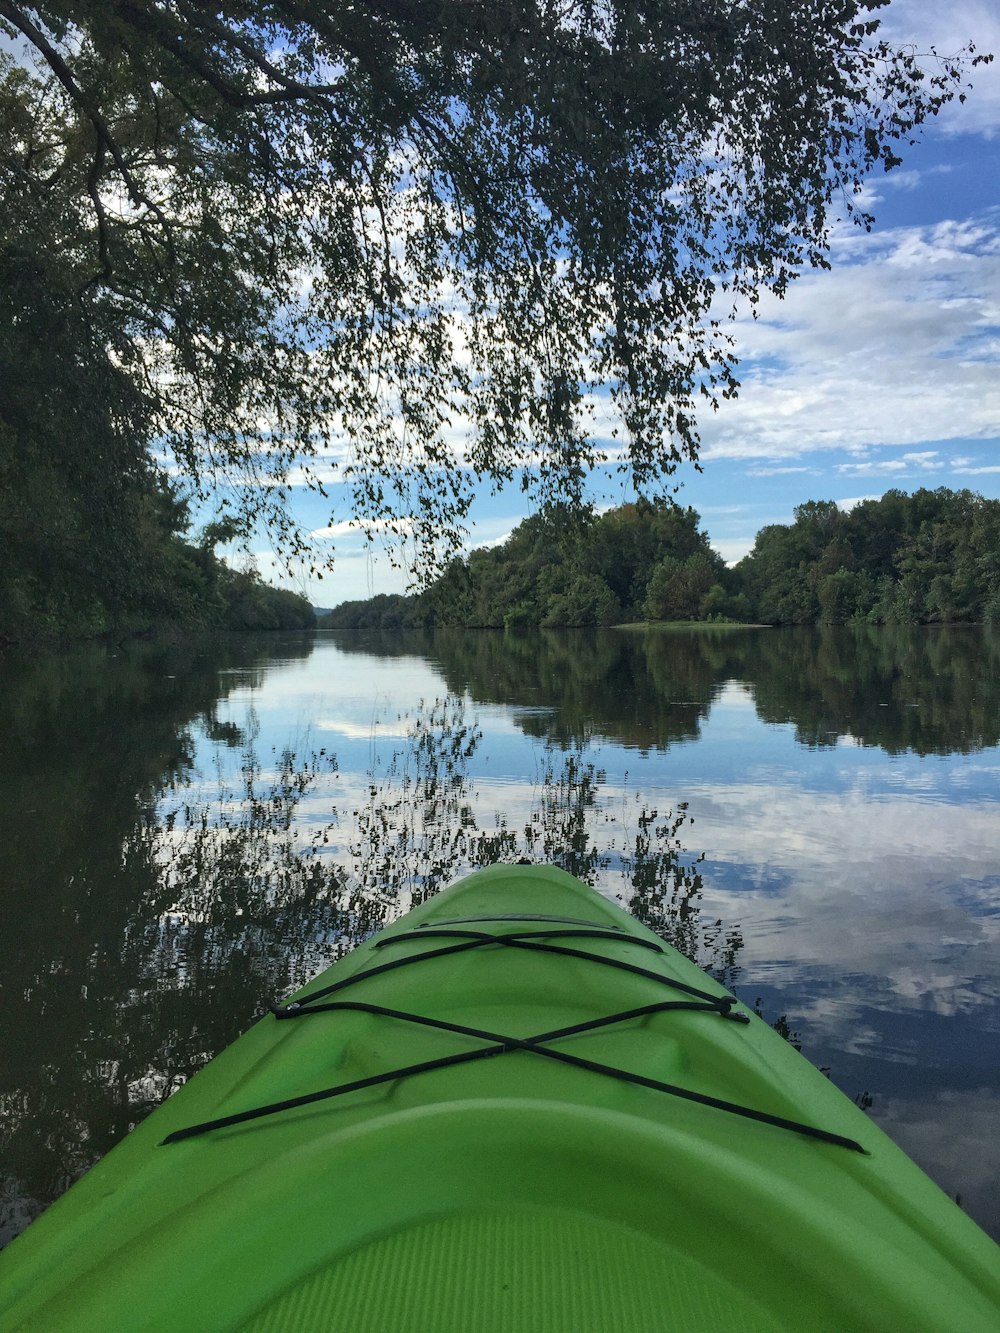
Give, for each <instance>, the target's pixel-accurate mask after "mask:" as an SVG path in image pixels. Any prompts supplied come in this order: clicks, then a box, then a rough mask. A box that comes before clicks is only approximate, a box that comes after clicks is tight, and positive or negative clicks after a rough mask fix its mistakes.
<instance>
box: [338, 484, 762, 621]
mask: <svg viewBox="0 0 1000 1333" xmlns="http://www.w3.org/2000/svg"><path fill="white" fill-rule="evenodd" d="M730 584H731V579H730V577H729V574H728V571H727V570H726V567H725V564H724V562H723V560H722V557H721V556H719V555H718V554H717V553H716V552H715V551H713V550H712V548H711V546H710V545H709V543H708V538H707V537H706V536H705V534H704V533H703V532H701V531H700V530H699V527H698V515H697V514H696V513H695V512H694V510H693V509H690V508H688V509H681V508H680V507H679V506H677V505H674V504H668V503H666V502H665V501H658V502H650V501H640V502H638V503H636V504H628V505H623V506H621V507H620V508H618V509H612V510H610V511H609V512H608V513H605V514H602V515H600V516H596V515H594V514H592V513H588V514H585V515H583V516H582V517H581V516H580V515H579V514H578V513H576V512H575V511H571V510H557V511H554V512H550V513H547V514H539V515H534V516H532V517H531V518H529V519H526V520H525V522H523V523H521V524H520V525H519V526H518V527H517V528H515V530H514V531H513V532H512V533H511V535H510V537H508V539H507V540H506V541H505V542H504V543H503V545H502V546H499V547H494V548H492V549H480V550H476V551H473V552H472V553H471V555H469V556H468V557H467V558H466V559H462V560H458V559H456V560H454V561H453V562H452V563H451V565H449V567H448V569H447V570H446V571H445V573H444V574H443V575H442V576H441V578H439V579H437V580H436V581H435V582H434V583H433V584H431V585H430V587H429V588H428V589H427V590H426V591H425V592H423V593H420V594H418V595H416V596H414V597H409V598H406V597H385V596H383V597H376V598H373V599H371V600H370V601H367V602H347V603H344V604H343V605H342V606H339V607H337V608H336V609H335V610H334V611H332V612H331V613H330V615H329V616H328V617H327V618H326V619H325V620H324V621H323V622H322V623H323V624H324V625H325V626H327V627H329V628H372V627H376V626H377V627H380V628H390V627H400V626H406V625H418V624H419V625H465V626H477V627H490V626H493V627H503V628H506V629H517V628H526V627H528V626H532V625H613V624H617V623H619V622H621V621H629V620H646V619H648V620H708V619H716V620H718V619H725V618H735V619H739V618H742V617H743V616H744V615H745V613H746V611H747V609H748V607H747V604H746V602H745V601H744V600H743V599H742V598H740V597H738V596H734V595H733V594H732V590H731V588H730Z"/></svg>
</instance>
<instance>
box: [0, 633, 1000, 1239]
mask: <svg viewBox="0 0 1000 1333" xmlns="http://www.w3.org/2000/svg"><path fill="white" fill-rule="evenodd" d="M0 678H2V681H3V690H2V692H0V909H2V917H3V922H4V928H3V931H2V933H0V985H2V992H0V999H2V1006H3V1007H2V1012H3V1015H4V1018H3V1023H2V1032H0V1113H2V1127H0V1134H2V1139H0V1162H2V1169H0V1191H2V1192H0V1235H2V1238H3V1239H5V1240H6V1239H9V1238H10V1237H11V1236H12V1235H14V1234H16V1232H17V1231H18V1230H19V1229H21V1228H22V1227H23V1226H24V1225H26V1224H27V1223H28V1222H29V1221H30V1219H31V1217H33V1216H34V1215H36V1214H37V1212H38V1211H39V1210H40V1209H41V1208H42V1207H44V1206H45V1205H46V1204H47V1203H48V1202H49V1201H51V1199H53V1198H54V1197H56V1196H57V1195H58V1194H59V1193H60V1192H61V1191H62V1190H63V1189H64V1188H65V1187H66V1186H67V1184H68V1183H69V1182H70V1181H71V1180H72V1179H73V1178H75V1176H76V1175H78V1174H79V1173H80V1172H81V1171H82V1170H84V1169H85V1168H86V1167H87V1166H88V1165H89V1164H90V1163H91V1162H93V1161H94V1160H96V1159H97V1158H98V1157H99V1156H100V1155H101V1154H103V1153H104V1152H106V1151H107V1150H108V1148H110V1147H111V1146H112V1145H113V1144H114V1143H115V1142H116V1141H117V1140H118V1139H119V1138H120V1137H122V1135H123V1134H124V1133H126V1132H127V1130H128V1128H129V1127H130V1126H131V1125H132V1124H134V1123H135V1122H136V1121H137V1120H138V1119H140V1118H141V1117H142V1116H143V1115H144V1114H146V1113H148V1111H149V1110H150V1109H152V1107H154V1106H155V1105H156V1104H157V1103H158V1102H159V1101H160V1100H161V1099H162V1098H163V1097H165V1096H167V1095H169V1093H170V1091H171V1090H172V1089H173V1088H174V1087H175V1086H177V1085H178V1083H180V1082H182V1081H183V1080H184V1079H185V1078H186V1077H188V1076H189V1075H190V1074H191V1073H192V1072H193V1071H194V1070H196V1069H197V1068H198V1067H199V1066H200V1065H201V1064H203V1063H204V1061H205V1060H206V1059H208V1058H210V1057H211V1055H212V1054H214V1052H215V1051H217V1050H219V1049H220V1048H221V1047H223V1046H225V1045H226V1044H228V1042H229V1041H231V1040H232V1039H233V1037H235V1036H236V1035H237V1033H239V1032H240V1031H241V1030H243V1029H244V1028H245V1027H246V1026H247V1025H248V1024H249V1022H250V1021H251V1020H252V1019H253V1018H254V1017H255V1016H256V1015H257V1014H258V1013H259V1012H260V1010H261V1008H262V1007H263V1005H265V1004H266V1002H267V1001H268V1000H269V999H271V998H273V997H274V996H276V995H281V994H283V993H285V992H286V991H288V990H289V989H290V988H292V987H293V986H295V985H298V984H300V983H301V982H302V981H304V980H306V979H307V978H308V976H310V975H311V974H312V973H313V972H315V971H316V970H318V969H319V968H320V967H322V966H324V965H325V964H326V963H327V962H328V961H330V959H331V958H332V957H333V956H334V955H336V954H337V953H339V952H342V951H343V950H344V949H346V948H348V947H350V945H351V944H352V943H353V942H355V941H357V940H358V939H360V938H363V937H364V936H365V935H366V934H367V933H369V932H370V931H371V930H372V929H374V928H375V927H376V926H377V925H378V924H380V923H381V922H382V921H384V920H385V919H386V918H387V917H389V916H392V915H394V914H396V913H397V912H398V911H400V910H403V908H405V906H407V905H408V903H409V902H410V901H411V900H412V899H413V898H414V897H422V896H424V895H426V894H429V893H433V892H435V891H436V890H437V889H438V888H439V887H442V886H443V885H444V884H446V883H448V882H449V881H450V880H451V879H452V878H454V877H455V876H456V875H458V874H460V873H461V872H462V871H463V870H465V869H466V868H468V867H469V866H471V865H475V864H480V863H483V862H488V861H491V860H496V859H516V858H517V857H519V856H529V857H531V858H532V859H534V860H538V861H543V860H544V861H551V860H555V861H557V862H559V863H560V864H563V865H565V866H566V868H567V869H569V870H570V871H571V872H572V873H574V874H577V875H580V876H581V877H582V878H585V879H587V880H589V881H590V882H592V883H595V884H597V885H598V887H599V888H601V890H602V891H603V892H605V893H608V894H611V895H620V896H622V897H623V898H625V899H626V900H627V901H629V902H631V904H632V906H633V909H634V910H635V911H636V912H637V914H639V915H641V916H643V917H644V918H645V919H646V920H648V921H650V922H651V923H652V924H653V925H654V926H655V927H656V928H658V929H660V930H661V931H662V932H663V933H664V934H665V935H666V936H667V937H668V938H670V939H671V940H672V941H673V942H674V943H677V944H678V945H679V946H680V947H683V948H684V949H685V950H686V951H687V952H689V953H690V954H692V955H693V956H695V957H697V958H698V959H699V960H700V961H701V962H702V963H703V965H706V966H708V967H710V968H711V969H712V970H714V971H715V972H717V973H718V974H720V975H723V976H725V978H726V980H727V981H729V982H730V983H733V984H735V986H736V988H737V990H738V991H739V993H740V994H741V996H742V997H743V998H744V999H747V1000H748V1001H749V1002H750V1003H753V1002H754V1001H755V1000H756V999H758V997H759V1000H760V1007H761V1009H762V1010H763V1012H764V1013H765V1015H766V1016H767V1017H768V1018H769V1019H771V1020H772V1021H778V1020H780V1019H781V1017H782V1016H783V1015H784V1016H786V1018H787V1024H788V1027H789V1028H790V1030H791V1031H792V1032H793V1033H797V1034H798V1037H799V1040H800V1041H801V1043H802V1046H803V1049H804V1051H805V1053H806V1055H807V1056H809V1058H810V1059H812V1060H813V1061H814V1062H815V1063H817V1064H819V1065H821V1066H824V1067H827V1068H829V1069H830V1071H831V1076H832V1077H833V1078H834V1080H835V1081H836V1082H837V1083H838V1084H839V1085H840V1086H841V1087H842V1088H843V1089H844V1090H845V1091H846V1092H848V1094H849V1095H851V1096H858V1097H859V1098H861V1099H862V1100H864V1101H865V1102H867V1101H868V1100H869V1099H870V1101H871V1106H870V1113H871V1114H872V1115H873V1117H874V1118H876V1119H877V1120H878V1121H879V1122H880V1123H881V1124H882V1125H883V1126H884V1127H885V1128H886V1129H887V1130H888V1131H889V1133H890V1134H891V1135H892V1136H893V1137H894V1138H896V1140H897V1141H898V1142H899V1143H900V1144H901V1145H902V1146H903V1147H904V1148H905V1149H906V1150H907V1151H908V1152H909V1153H910V1154H911V1156H913V1157H915V1158H916V1159H917V1160H918V1161H919V1162H920V1163H921V1165H923V1166H924V1168H925V1169H926V1170H928V1171H929V1172H930V1174H931V1175H932V1176H934V1178H935V1179H937V1180H938V1182H939V1183H940V1184H941V1185H942V1186H943V1187H944V1188H945V1189H946V1190H948V1192H949V1193H951V1194H952V1196H955V1195H959V1196H961V1201H962V1204H963V1206H964V1207H965V1208H967V1210H968V1211H969V1212H970V1213H972V1215H973V1216H975V1217H976V1218H977V1220H978V1221H979V1222H980V1223H981V1224H982V1225H983V1226H985V1227H986V1228H987V1230H989V1231H991V1233H992V1234H993V1235H995V1236H998V1237H1000V1189H998V1185H1000V1060H998V1058H997V1057H998V1053H1000V1040H998V1035H1000V782H998V778H1000V637H998V636H996V635H991V634H990V633H988V632H987V631H983V630H978V629H954V630H949V629H940V630H914V631H901V630H900V631H892V630H874V629H873V630H870V631H868V630H866V631H862V632H859V633H854V632H852V631H844V630H837V631H834V630H830V631H775V630H765V631H754V630H738V629H736V630H719V631H717V632H716V631H705V632H699V633H680V632H677V633H632V632H613V631H608V632H599V633H592V634H586V633H582V632H581V633H555V632H549V633H543V634H538V635H532V636H526V637H524V638H509V637H504V636H503V635H501V634H489V633H479V634H477V633H467V634H450V635H441V634H439V635H437V636H435V637H433V638H431V637H421V636H413V637H405V638H404V637H400V636H390V637H385V638H377V637H376V638H372V637H366V638H346V637H337V638H333V637H329V636H322V635H320V636H316V637H309V636H299V637H289V638H281V637H270V636H269V637H266V638H259V639H257V638H254V637H251V636H241V637H232V638H227V639H213V640H204V641H197V642H190V643H185V644H180V645H172V646H169V647H155V646H150V645H137V646H135V647H134V648H132V649H129V650H128V651H125V652H120V653H118V654H117V655H112V654H110V653H108V652H105V651H104V650H102V649H98V648H86V649H81V650H79V651H75V652H70V653H66V654H61V655H53V656H50V657H45V658H39V659H34V660H31V661H19V660H17V659H13V658H8V659H7V660H5V661H4V662H3V663H0Z"/></svg>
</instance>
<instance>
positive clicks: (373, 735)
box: [313, 717, 413, 741]
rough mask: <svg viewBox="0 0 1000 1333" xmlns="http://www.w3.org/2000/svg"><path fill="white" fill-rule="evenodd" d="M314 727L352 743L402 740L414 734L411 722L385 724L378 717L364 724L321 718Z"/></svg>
mask: <svg viewBox="0 0 1000 1333" xmlns="http://www.w3.org/2000/svg"><path fill="white" fill-rule="evenodd" d="M313 726H314V727H315V728H316V730H317V731H322V732H332V733H333V734H334V735H336V736H344V737H345V738H346V739H347V740H352V741H370V740H378V739H386V740H388V739H390V738H392V737H395V738H397V739H402V738H403V737H406V736H412V734H413V724H412V723H411V722H406V721H402V720H401V721H398V722H385V721H383V720H382V719H381V718H377V717H369V718H367V719H365V720H364V721H362V722H353V721H351V719H350V718H326V717H321V718H318V719H317V720H316V721H315V722H314V723H313Z"/></svg>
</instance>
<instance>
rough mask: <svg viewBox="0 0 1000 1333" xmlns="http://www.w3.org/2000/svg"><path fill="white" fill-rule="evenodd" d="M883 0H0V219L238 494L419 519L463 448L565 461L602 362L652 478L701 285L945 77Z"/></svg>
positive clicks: (204, 465) (793, 251) (498, 463)
mask: <svg viewBox="0 0 1000 1333" xmlns="http://www.w3.org/2000/svg"><path fill="white" fill-rule="evenodd" d="M882 3H883V0H839V2H838V3H836V4H828V3H819V2H818V0H741V3H738V4H737V3H723V0H710V2H709V3H704V0H562V2H561V3H554V2H553V0H435V3H434V4H428V3H425V2H424V0H373V2H372V3H370V4H364V5H359V4H357V3H356V2H355V0H219V2H218V3H212V4H208V3H202V2H201V0H37V2H35V3H29V2H28V0H0V34H2V35H3V37H4V38H5V39H6V47H5V53H4V55H3V56H2V68H0V103H2V107H3V111H4V114H3V117H2V123H0V190H2V193H3V199H4V215H3V221H2V222H0V249H2V252H3V255H4V257H5V259H6V262H7V263H8V264H10V263H17V264H24V265H26V266H28V267H32V268H33V269H35V270H37V271H38V272H40V273H41V274H43V275H44V278H45V283H46V287H47V291H48V293H49V299H51V300H55V301H56V302H57V303H61V305H62V307H63V308H64V309H65V310H66V311H67V312H72V315H73V318H74V319H80V318H85V319H86V321H87V323H88V325H89V327H90V329H91V334H90V338H91V341H93V342H96V343H97V344H99V345H100V346H101V347H103V348H104V349H105V354H106V356H107V357H108V359H109V362H110V363H111V364H112V365H113V366H114V367H116V368H117V369H120V370H121V371H122V372H123V373H124V374H125V375H127V376H128V377H130V378H131V380H132V381H133V383H134V384H135V385H136V386H137V388H138V389H139V390H140V391H141V392H142V394H143V395H144V396H145V397H146V398H147V399H148V402H149V404H150V408H151V411H150V420H149V423H148V425H149V436H148V439H147V441H146V443H147V444H148V446H149V448H150V449H154V448H156V449H158V448H160V447H161V444H162V445H165V446H166V447H167V448H168V450H169V451H170V452H171V453H172V455H173V457H174V458H175V459H176V460H177V462H178V463H179V465H180V466H181V468H182V469H184V470H185V471H186V472H187V473H188V474H189V475H190V476H192V477H194V478H195V479H197V480H198V481H199V482H200V483H201V484H203V485H204V486H206V487H211V486H217V485H218V484H219V483H223V482H228V483H229V485H230V486H231V487H232V491H231V494H229V495H228V497H227V500H226V503H227V504H230V505H231V506H232V507H233V511H234V512H236V513H238V515H239V516H240V518H241V521H242V522H243V523H244V524H250V523H252V522H253V521H254V520H255V519H256V520H264V521H267V522H268V523H269V524H270V525H271V526H272V529H273V530H274V531H275V533H276V534H277V535H279V536H280V538H281V539H282V541H283V544H284V547H285V549H286V550H287V551H289V552H294V551H296V549H298V548H299V546H300V545H301V539H300V536H299V534H298V533H297V532H296V530H295V528H294V525H293V524H292V523H291V520H290V516H289V510H288V498H289V488H290V486H291V485H292V484H293V483H297V482H300V481H305V482H308V483H311V484H312V485H314V486H318V487H321V488H322V485H323V483H324V481H325V480H330V479H332V478H337V479H342V480H345V481H347V482H348V483H349V484H350V485H351V486H352V487H353V502H352V505H351V510H352V516H353V517H355V518H356V519H357V520H358V521H359V522H360V523H361V525H362V526H363V527H365V528H366V530H368V531H369V532H372V531H375V530H379V529H382V530H388V531H389V532H391V533H395V534H397V535H404V534H407V533H410V534H412V535H413V536H415V537H416V539H417V543H416V548H417V549H418V551H430V550H437V551H441V549H442V540H443V542H444V546H445V548H447V545H448V541H449V540H450V541H451V542H452V543H453V544H454V542H455V541H457V540H458V538H457V529H458V528H460V526H461V521H462V518H463V516H464V514H465V513H466V511H467V506H468V504H469V502H470V498H471V495H472V493H473V491H474V489H475V487H476V485H477V483H478V482H479V481H481V480H482V479H484V478H489V479H491V480H492V481H493V482H495V483H499V482H503V481H505V480H509V479H510V478H511V477H513V476H515V475H516V474H518V473H521V475H522V478H523V479H524V481H525V484H526V485H527V486H529V487H532V488H535V489H536V491H537V495H538V498H539V499H540V500H541V502H542V503H543V504H545V503H546V502H548V501H550V500H551V499H552V498H553V497H559V498H562V499H565V498H567V497H569V498H571V499H572V498H573V497H578V496H579V495H580V493H581V489H582V484H583V478H584V476H585V475H586V472H587V470H588V469H589V468H590V467H591V466H592V465H593V464H594V463H595V462H597V461H598V460H599V458H600V457H601V450H600V448H599V445H598V442H597V440H596V438H595V433H594V431H593V429H592V423H591V419H590V415H589V414H590V411H591V409H592V405H593V392H594V391H595V390H596V389H597V388H598V387H600V386H604V387H605V388H606V389H607V390H608V391H609V393H610V397H611V400H612V402H613V404H614V407H615V409H616V412H617V419H618V422H619V430H620V432H621V433H622V436H623V445H622V446H621V454H620V456H621V458H623V459H624V462H623V466H624V467H625V469H626V470H628V471H630V473H631V476H632V479H633V481H634V482H635V484H636V486H637V487H638V488H639V490H640V491H642V490H644V489H650V488H653V487H655V485H656V484H657V482H658V481H660V480H661V479H662V478H663V476H664V475H665V474H667V473H669V472H670V471H672V470H673V468H674V467H675V466H676V465H677V464H678V463H679V462H680V461H681V460H683V459H685V458H686V459H691V460H695V459H696V458H697V454H698V435H697V429H696V424H695V416H696V408H697V406H698V404H699V403H700V402H701V401H702V399H703V398H704V399H706V400H707V401H708V402H711V403H714V402H716V401H717V399H718V398H719V397H720V396H727V395H729V394H731V393H732V392H734V390H735V387H736V378H735V360H734V355H733V351H732V346H731V343H730V342H729V340H728V339H727V334H726V329H725V319H724V316H723V315H722V314H720V311H721V306H720V305H719V304H718V303H717V297H718V294H719V293H720V292H722V293H724V294H725V300H726V301H735V300H738V299H740V298H745V299H748V300H750V301H751V302H752V301H754V300H755V299H756V298H757V294H758V293H759V292H760V291H761V290H763V289H771V290H773V291H776V292H778V293H779V294H780V293H781V292H783V291H784V290H785V288H786V287H787V285H788V283H789V281H790V280H791V279H792V278H793V277H794V275H795V274H796V272H797V271H799V270H800V269H801V268H803V267H804V266H808V265H820V266H825V265H826V264H827V258H826V256H827V249H828V246H827V242H828V233H829V228H830V225H831V221H832V218H833V217H834V216H835V215H836V214H837V213H838V212H840V211H843V210H844V209H846V211H847V212H848V213H854V215H855V216H856V218H857V220H858V221H859V222H861V223H862V224H863V225H870V219H869V218H868V217H867V215H866V214H865V213H864V212H862V211H857V209H856V206H855V202H854V200H855V195H856V192H857V190H858V188H859V185H860V182H861V180H862V179H863V177H864V176H865V175H866V174H867V173H869V172H870V171H871V170H872V169H873V168H875V167H877V166H879V165H881V166H882V167H884V168H885V169H887V170H888V169H890V168H891V167H893V166H895V165H896V164H897V163H898V161H899V157H898V155H897V147H898V146H899V145H900V144H901V143H906V142H909V141H912V138H913V135H914V133H915V132H916V131H917V130H918V129H919V126H920V125H921V124H922V122H924V121H925V120H926V119H927V117H928V116H931V115H934V114H936V113H937V112H938V111H939V110H940V108H941V107H942V106H944V105H945V104H946V103H947V102H948V101H949V100H950V99H951V98H952V97H954V96H955V95H956V94H958V93H959V90H960V88H961V87H962V84H961V80H962V78H963V77H964V74H963V69H962V67H961V66H962V63H963V62H962V61H961V60H958V61H956V60H939V59H938V58H937V57H936V56H934V55H933V54H932V56H931V57H929V59H928V62H927V69H926V70H925V69H923V68H921V65H920V62H919V60H918V59H917V57H916V56H915V55H913V54H912V53H910V52H908V51H904V50H899V49H895V48H893V47H892V46H891V45H888V44H886V43H885V42H884V41H882V40H880V39H879V37H878V32H877V30H878V26H879V25H878V22H877V20H876V19H873V18H872V17H871V15H872V13H873V12H874V11H875V10H876V9H878V8H880V7H881V5H882ZM986 58H988V57H982V56H977V55H976V54H975V53H974V52H973V51H972V50H971V48H970V50H969V51H968V52H967V53H966V55H965V63H966V64H968V62H971V64H975V63H977V62H978V61H979V60H981V59H986ZM460 427H461V431H458V428H460ZM456 432H457V433H460V434H462V435H463V436H465V435H466V434H467V436H468V445H467V446H466V447H465V454H466V457H465V458H464V459H461V460H460V459H459V458H458V456H457V455H456V453H455V451H454V448H453V445H452V443H451V441H452V439H453V437H454V435H455V434H456ZM154 441H157V443H156V444H155V445H154V443H153V442H154ZM460 464H461V465H460ZM444 553H446V549H445V552H444Z"/></svg>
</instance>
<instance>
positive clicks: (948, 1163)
mask: <svg viewBox="0 0 1000 1333" xmlns="http://www.w3.org/2000/svg"><path fill="white" fill-rule="evenodd" d="M872 1116H873V1118H874V1119H875V1120H876V1121H877V1122H878V1124H879V1125H880V1126H881V1127H882V1129H884V1130H885V1131H886V1133H887V1134H888V1135H889V1136H890V1137H891V1138H892V1139H893V1140H895V1142H896V1143H898V1144H899V1146H900V1147H901V1148H902V1149H903V1151H904V1152H906V1153H909V1155H910V1156H911V1157H914V1158H916V1159H917V1161H919V1162H921V1163H923V1166H924V1169H925V1170H926V1171H927V1172H928V1174H929V1175H930V1176H931V1177H932V1178H933V1179H934V1180H936V1181H937V1183H938V1184H939V1185H940V1186H941V1188H942V1189H943V1190H945V1191H946V1192H947V1193H948V1194H950V1195H951V1197H952V1198H954V1197H955V1195H956V1194H957V1195H960V1196H961V1200H962V1206H963V1207H964V1208H965V1209H966V1210H967V1211H968V1212H969V1213H971V1214H972V1215H973V1216H974V1217H975V1218H976V1219H977V1220H978V1222H979V1224H980V1225H981V1226H985V1227H987V1228H988V1229H989V1230H990V1231H991V1232H992V1233H993V1234H994V1235H997V1234H1000V1194H998V1193H997V1189H996V1181H997V1179H1000V1136H998V1135H997V1133H996V1118H997V1100H996V1092H995V1091H994V1090H993V1089H991V1088H979V1089H975V1090H970V1091H964V1092H939V1093H938V1094H937V1095H936V1096H934V1097H931V1098H927V1099H925V1100H920V1101H914V1100H904V1099H902V1098H891V1099H889V1100H887V1101H886V1102H885V1103H880V1102H878V1101H876V1103H875V1106H874V1107H873V1108H872Z"/></svg>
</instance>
